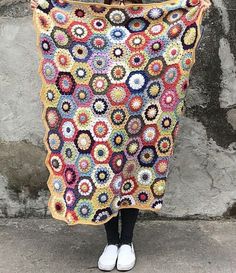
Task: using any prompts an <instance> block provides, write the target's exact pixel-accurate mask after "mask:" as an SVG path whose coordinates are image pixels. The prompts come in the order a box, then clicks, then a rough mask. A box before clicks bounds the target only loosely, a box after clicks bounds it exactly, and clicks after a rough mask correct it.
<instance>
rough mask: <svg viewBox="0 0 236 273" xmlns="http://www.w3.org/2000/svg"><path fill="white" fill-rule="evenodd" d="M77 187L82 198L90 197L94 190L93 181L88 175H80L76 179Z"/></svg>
mask: <svg viewBox="0 0 236 273" xmlns="http://www.w3.org/2000/svg"><path fill="white" fill-rule="evenodd" d="M77 188H78V193H79V195H80V197H82V198H86V197H87V198H91V197H92V195H93V193H94V191H95V187H94V185H93V181H92V179H91V178H89V177H81V178H80V179H79V181H78V185H77Z"/></svg>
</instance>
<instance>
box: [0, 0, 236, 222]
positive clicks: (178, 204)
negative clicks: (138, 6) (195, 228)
mask: <svg viewBox="0 0 236 273" xmlns="http://www.w3.org/2000/svg"><path fill="white" fill-rule="evenodd" d="M146 2H148V1H146ZM153 2H154V1H153ZM203 24H204V26H205V34H204V36H203V39H202V41H201V44H200V48H199V49H198V51H197V60H196V64H195V66H194V68H193V70H192V76H191V81H190V88H189V89H188V94H187V98H186V112H185V117H183V118H182V121H181V130H180V133H179V136H178V138H177V145H176V148H175V155H174V157H173V159H172V161H171V168H170V173H169V179H168V186H167V189H166V194H165V200H164V206H163V208H162V210H161V212H160V213H159V216H160V217H173V218H191V217H192V218H196V217H197V218H217V217H219V218H220V217H224V216H232V217H235V216H236V66H235V54H236V33H235V30H236V1H235V0H213V5H212V7H211V9H210V11H209V12H208V13H207V16H206V17H205V19H204V22H203ZM0 64H1V65H0V101H1V107H0V217H13V216H14V217H15V216H24V217H25V216H40V217H41V216H48V215H49V211H48V208H47V201H48V197H49V190H48V188H47V184H46V181H47V178H48V171H47V169H46V167H45V165H44V160H45V157H46V149H45V147H44V144H43V136H44V127H43V123H42V120H41V111H42V106H41V104H40V100H39V90H40V87H41V81H40V79H39V76H38V73H37V69H38V56H37V54H36V39H35V33H34V29H33V24H32V14H31V11H30V7H29V2H28V1H26V0H0Z"/></svg>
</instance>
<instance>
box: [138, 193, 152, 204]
mask: <svg viewBox="0 0 236 273" xmlns="http://www.w3.org/2000/svg"><path fill="white" fill-rule="evenodd" d="M137 199H138V201H139V202H140V203H142V204H146V203H147V202H148V201H149V193H148V191H141V192H139V193H138V194H137Z"/></svg>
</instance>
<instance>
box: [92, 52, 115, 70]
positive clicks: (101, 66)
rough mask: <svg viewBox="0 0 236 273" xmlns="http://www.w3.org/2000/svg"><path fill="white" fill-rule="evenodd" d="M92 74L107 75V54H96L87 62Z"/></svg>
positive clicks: (108, 61) (108, 62) (108, 64)
mask: <svg viewBox="0 0 236 273" xmlns="http://www.w3.org/2000/svg"><path fill="white" fill-rule="evenodd" d="M88 63H89V64H90V66H91V68H92V70H93V72H94V73H107V71H108V68H109V66H110V60H109V58H108V56H107V54H101V53H96V54H94V55H93V56H92V57H91V58H90V60H89V62H88Z"/></svg>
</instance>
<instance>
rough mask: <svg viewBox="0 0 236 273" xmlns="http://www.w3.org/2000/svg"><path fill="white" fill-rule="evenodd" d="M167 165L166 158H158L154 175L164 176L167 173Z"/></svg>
mask: <svg viewBox="0 0 236 273" xmlns="http://www.w3.org/2000/svg"><path fill="white" fill-rule="evenodd" d="M168 163H169V161H168V159H167V158H163V159H162V158H160V159H159V160H158V161H157V163H156V165H155V171H156V173H157V174H158V175H160V176H164V175H166V174H167V171H168Z"/></svg>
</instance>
